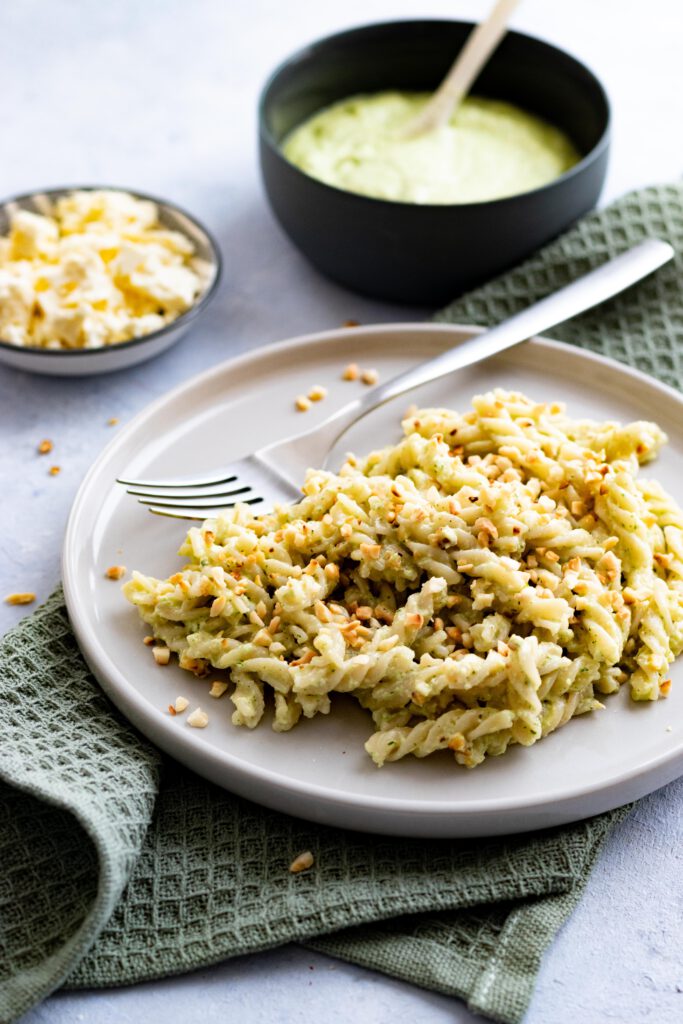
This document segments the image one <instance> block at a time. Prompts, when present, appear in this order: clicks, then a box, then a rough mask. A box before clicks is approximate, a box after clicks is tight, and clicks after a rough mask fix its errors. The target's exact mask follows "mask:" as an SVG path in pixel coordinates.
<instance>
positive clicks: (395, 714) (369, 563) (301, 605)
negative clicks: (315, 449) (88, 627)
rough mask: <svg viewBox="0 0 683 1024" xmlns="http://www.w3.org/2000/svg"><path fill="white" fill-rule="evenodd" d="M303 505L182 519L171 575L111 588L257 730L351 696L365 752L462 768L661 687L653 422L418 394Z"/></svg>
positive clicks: (679, 561)
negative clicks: (451, 401) (619, 698)
mask: <svg viewBox="0 0 683 1024" xmlns="http://www.w3.org/2000/svg"><path fill="white" fill-rule="evenodd" d="M403 430H404V437H403V438H402V439H401V440H400V441H399V442H398V443H397V444H396V445H392V446H389V447H386V448H383V449H380V450H378V451H375V452H372V453H371V454H370V455H368V456H367V457H365V458H362V459H356V458H354V457H349V458H348V460H347V462H346V463H345V465H344V466H343V467H342V469H341V470H340V471H339V473H338V474H335V473H330V472H326V471H322V470H310V471H309V472H308V474H307V477H306V481H305V484H304V487H303V498H302V500H301V501H300V502H299V503H298V504H296V505H291V506H282V507H280V508H278V509H276V510H275V511H274V512H273V513H270V514H267V515H262V516H257V515H254V513H253V512H252V511H251V509H250V508H249V507H247V506H244V505H243V506H238V507H237V508H235V509H232V510H229V511H226V512H225V514H223V515H221V516H219V517H218V518H216V519H212V520H208V521H207V522H206V523H204V524H203V526H201V527H197V528H193V529H191V530H190V531H189V533H188V535H187V538H186V540H185V542H184V544H183V546H182V547H181V549H180V554H181V555H182V556H184V557H185V558H186V559H187V564H186V565H185V567H184V568H183V569H181V570H180V571H179V572H177V573H176V574H175V575H173V576H171V577H170V579H166V580H159V579H154V578H152V577H149V576H145V575H143V574H141V573H139V572H136V573H134V575H133V578H132V579H131V580H130V581H129V582H128V583H127V584H126V585H125V587H124V593H125V595H126V597H127V598H128V600H129V601H131V602H132V603H133V604H134V605H135V606H136V607H137V609H138V611H139V613H140V615H141V616H142V618H143V619H144V621H145V622H146V623H147V624H148V625H149V627H150V628H151V630H152V632H153V634H154V637H155V638H156V640H157V643H160V644H163V645H165V646H167V647H168V648H169V649H170V650H171V651H172V652H175V653H176V654H177V656H178V659H179V663H180V666H181V667H182V668H184V669H188V670H189V671H191V672H193V673H195V674H196V675H199V676H204V675H208V674H210V673H214V672H215V671H220V672H223V673H225V674H226V676H225V678H226V679H228V678H229V681H230V683H231V685H232V691H231V699H232V702H233V705H234V712H233V715H232V720H233V722H234V723H235V724H236V725H242V726H247V727H249V728H253V727H254V726H256V725H258V723H259V722H260V720H261V718H262V716H263V714H264V710H265V707H266V699H267V698H268V697H269V695H272V703H273V705H274V712H273V727H274V728H275V729H276V730H288V729H291V728H292V727H293V726H294V725H295V724H296V723H297V722H298V721H299V719H300V718H301V716H304V717H306V718H311V717H313V716H314V715H318V714H327V713H328V712H329V711H330V709H331V694H333V693H346V694H351V695H352V696H353V697H354V698H355V699H356V700H357V701H358V702H359V703H360V705H361V706H362V707H363V708H365V709H367V711H368V712H369V713H370V714H371V716H372V720H373V722H374V732H373V733H372V735H371V736H370V738H369V739H368V741H367V743H366V749H367V751H368V753H369V754H370V756H371V757H372V759H373V760H374V762H375V763H376V764H377V765H382V764H384V763H385V762H386V761H395V760H397V759H399V758H402V757H405V756H406V755H407V754H413V755H415V756H417V757H425V756H426V755H428V754H431V753H433V752H435V751H437V750H441V749H449V750H450V751H452V752H453V753H454V755H455V759H456V761H457V762H458V763H459V764H462V765H466V766H467V767H474V766H475V765H477V764H479V763H481V761H483V760H484V758H485V757H486V756H487V755H499V754H503V753H504V752H505V751H506V750H507V748H508V747H509V746H510V745H511V744H522V745H524V746H529V745H530V744H532V743H535V742H536V741H537V740H539V739H541V738H542V737H543V736H546V735H547V734H548V733H550V732H552V731H553V730H555V729H557V728H559V727H560V726H562V725H565V724H566V723H567V722H568V721H569V719H570V718H573V717H574V716H576V715H580V714H583V713H584V712H587V711H593V710H596V709H599V708H601V707H603V705H602V703H601V698H602V697H603V696H604V695H607V694H610V693H613V692H615V691H616V690H618V689H619V688H620V687H621V686H622V684H628V686H629V687H630V692H631V696H632V697H633V698H634V699H635V700H656V699H658V698H659V697H662V696H666V695H667V693H668V690H669V687H670V685H671V682H670V679H669V677H668V670H669V666H670V664H671V662H672V661H673V660H674V658H675V657H676V656H677V655H678V654H679V653H680V652H681V650H683V512H682V511H681V509H680V508H678V506H677V505H676V504H675V502H674V501H673V499H672V498H670V497H669V496H668V495H667V494H666V493H665V491H664V490H663V489H662V488H661V487H660V486H659V484H657V483H655V482H654V481H651V480H644V479H641V478H639V476H638V475H637V473H638V468H639V465H640V464H641V463H646V462H649V461H650V460H651V459H652V458H653V457H654V456H655V455H656V454H657V451H658V450H659V448H660V447H661V445H662V444H663V443H664V442H665V441H666V437H665V436H664V434H663V433H662V431H661V430H660V429H659V427H657V426H656V424H654V423H647V422H637V423H630V424H626V425H621V424H618V423H611V422H610V423H605V422H593V421H588V420H572V419H570V418H569V417H568V416H567V415H566V412H565V410H564V407H563V406H561V405H559V404H545V403H536V402H534V401H532V400H530V399H529V398H526V397H525V396H524V395H521V394H518V393H509V392H505V391H501V390H497V391H493V392H490V393H488V394H485V395H479V396H477V397H475V398H474V399H473V402H472V410H471V411H468V412H466V413H464V414H461V413H457V412H452V411H450V410H447V409H424V410H421V411H419V412H417V413H415V414H414V415H411V416H409V417H408V418H407V419H405V420H404V422H403Z"/></svg>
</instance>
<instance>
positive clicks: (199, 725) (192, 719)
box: [187, 708, 209, 729]
mask: <svg viewBox="0 0 683 1024" xmlns="http://www.w3.org/2000/svg"><path fill="white" fill-rule="evenodd" d="M187 724H188V725H191V726H192V728H193V729H205V728H206V726H207V725H208V724H209V716H208V715H207V713H206V711H202V709H201V708H195V709H194V711H193V712H192V714H191V715H190V716H189V717H188V719H187Z"/></svg>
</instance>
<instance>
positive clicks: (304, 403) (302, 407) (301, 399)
mask: <svg viewBox="0 0 683 1024" xmlns="http://www.w3.org/2000/svg"><path fill="white" fill-rule="evenodd" d="M294 405H295V406H296V407H297V409H298V410H299V412H306V411H307V410H308V409H310V408H311V403H310V402H309V400H308V399H307V398H306V396H305V395H299V396H298V397H297V399H296V401H295V402H294Z"/></svg>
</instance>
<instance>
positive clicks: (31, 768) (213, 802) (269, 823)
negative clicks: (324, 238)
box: [0, 186, 683, 1022]
mask: <svg viewBox="0 0 683 1024" xmlns="http://www.w3.org/2000/svg"><path fill="white" fill-rule="evenodd" d="M682 210H683V189H682V188H681V187H679V186H664V187H660V188H652V189H648V190H646V191H643V192H639V193H634V194H632V195H629V196H627V197H625V198H624V199H622V200H620V201H619V202H617V203H615V204H614V205H613V206H611V207H610V208H609V209H607V210H604V211H601V212H599V213H594V214H592V215H590V216H588V217H586V218H585V219H584V220H583V221H582V222H580V223H579V224H578V225H576V226H575V227H574V228H573V229H572V230H571V231H569V232H568V233H567V234H565V235H564V236H563V237H561V238H560V239H559V240H557V241H556V242H555V243H553V244H552V245H550V246H548V247H547V248H546V249H545V250H544V251H543V252H541V253H539V254H537V255H536V256H534V257H532V258H531V259H530V260H528V261H527V262H526V263H525V264H524V265H523V266H521V267H519V268H517V269H515V270H513V271H511V272H509V273H507V274H505V275H504V276H502V277H500V278H499V279H497V280H496V281H493V282H491V283H489V284H487V285H485V286H484V287H482V288H479V289H478V290H477V291H475V292H473V293H471V294H469V295H467V296H465V297H464V298H462V299H459V300H458V301H457V302H456V303H454V304H453V305H452V306H450V307H449V308H448V309H447V310H445V311H443V312H442V313H440V314H439V317H438V319H440V320H445V321H459V322H472V323H479V324H486V323H491V322H495V321H497V320H499V319H501V318H503V317H505V316H507V315H509V314H510V313H512V312H514V311H515V310H516V309H517V308H519V307H520V306H522V305H524V304H526V303H528V302H529V301H530V300H533V299H536V298H538V297H540V296H542V295H543V294H545V293H547V292H549V291H551V290H553V289H555V288H557V287H559V286H560V285H562V284H565V283H566V282H567V281H569V280H570V279H572V278H573V277H576V276H578V275H579V274H581V273H584V272H585V271H587V270H588V269H590V268H591V267H592V266H595V265H597V264H599V263H601V262H603V261H604V260H605V259H607V258H608V257H610V256H613V255H615V254H617V253H618V252H620V251H622V250H624V249H625V248H627V247H629V246H630V245H632V244H633V243H635V242H637V241H639V240H640V239H642V238H644V237H645V236H648V235H658V236H660V237H663V238H668V239H669V240H670V241H671V242H672V243H673V244H674V246H675V248H676V249H677V250H678V251H679V252H680V253H683V213H682ZM680 262H681V261H680V258H679V261H678V263H679V265H678V268H676V267H674V266H673V265H671V264H670V265H669V266H667V267H666V268H664V269H662V270H661V271H659V272H658V273H657V274H656V275H654V276H653V277H651V278H649V279H648V280H646V281H645V282H643V283H642V284H641V285H639V286H638V287H637V288H634V289H632V290H631V291H630V292H628V293H627V294H626V295H624V296H622V297H620V298H618V299H616V300H614V301H613V302H611V303H609V304H607V305H605V306H603V307H602V308H600V309H598V310H595V311H593V312H591V313H589V314H586V315H584V316H582V317H581V318H579V319H577V320H574V321H572V322H571V323H569V324H566V325H564V326H563V327H560V328H557V329H555V330H554V331H553V332H552V333H553V335H554V336H555V337H558V338H561V339H563V340H564V341H566V342H569V343H570V344H574V345H581V346H584V347H586V348H590V349H593V350H595V351H598V352H601V353H604V354H607V355H611V356H614V357H616V358H617V359H620V360H623V361H625V362H628V363H629V364H631V365H633V366H637V367H639V368H641V369H644V370H646V371H647V372H649V373H652V374H653V375H654V376H656V377H658V378H660V379H661V380H663V381H665V382H666V383H668V384H672V385H674V386H678V387H683V295H682V292H681V289H680V284H679V282H680V280H681V278H680V273H681V265H680ZM1 647H2V649H1V651H0V721H1V722H2V741H1V742H0V1021H2V1022H6V1021H11V1020H13V1019H15V1018H16V1017H18V1016H19V1015H21V1014H22V1013H23V1012H24V1011H25V1010H26V1009H27V1008H28V1007H30V1006H31V1005H32V1004H34V1003H35V1002H37V1001H38V1000H40V999H42V998H43V997H44V996H45V995H47V994H48V993H49V992H51V991H53V990H54V989H55V988H57V987H58V986H60V985H67V986H69V987H85V986H104V985H120V984H126V983H130V982H134V981H139V980H142V979H148V978H155V977H161V976H163V975H169V974H174V973H178V972H181V971H186V970H189V969H191V968H195V967H199V966H202V965H206V964H209V963H212V962H215V961H218V960H221V959H224V958H226V957H231V956H236V955H238V954H240V953H247V952H253V951H255V950H259V949H265V948H267V947H271V946H276V945H278V944H280V943H284V942H288V941H291V940H298V941H302V942H306V943H308V944H310V945H312V946H315V948H316V949H319V950H322V951H324V952H326V953H330V954H332V955H334V956H338V957H342V958H345V959H348V960H352V961H354V962H356V963H360V964H364V965H367V966H369V967H373V968H376V969H378V970H381V971H385V972H386V973H388V974H392V975H394V976H397V977H400V978H404V979H407V980H409V981H412V982H414V983H416V984H418V985H422V986H425V987H427V988H431V989H434V990H437V991H439V992H443V993H447V994H452V995H457V996H460V997H462V998H463V999H465V1000H467V1002H468V1004H469V1005H470V1007H472V1008H473V1009H475V1010H477V1011H479V1012H481V1013H484V1014H487V1015H488V1016H490V1017H493V1018H495V1019H497V1020H501V1021H518V1020H520V1018H521V1017H522V1016H523V1014H524V1011H525V1008H526V1006H527V1004H528V1001H529V998H530V995H531V992H532V989H533V984H534V979H535V976H536V972H537V970H538V966H539V962H540V959H541V956H542V954H543V951H544V949H545V948H546V946H547V945H548V944H549V943H550V942H551V940H552V938H553V936H554V935H555V933H556V932H557V930H558V928H559V927H560V926H561V924H562V922H563V921H564V920H565V919H566V917H567V915H568V914H569V913H570V912H571V910H572V909H573V907H574V906H575V905H576V903H577V901H578V900H579V898H580V895H581V892H582V890H583V887H584V885H585V882H586V880H587V877H588V874H589V872H590V869H591V866H592V864H593V863H594V861H595V858H596V856H597V855H598V853H599V851H600V848H601V846H602V844H603V843H604V841H605V838H606V837H607V835H608V834H609V831H610V829H611V828H612V827H613V825H614V824H615V822H616V821H617V820H619V818H620V817H621V816H622V815H623V813H624V812H623V811H616V812H612V813H610V814H606V815H602V816H600V817H598V818H594V819H591V820H589V821H586V822H581V823H579V824H576V825H572V826H570V827H565V828H559V829H552V830H548V831H546V832H541V833H536V834H534V835H523V836H519V837H510V838H503V839H494V840H478V841H475V840H467V841H444V840H441V841H429V842H428V841H417V840H416V841H406V840H394V839H390V838H384V837H371V836H363V835H360V834H357V833H348V832H342V831H338V830H335V829H331V828H323V827H320V826H315V825H310V824H308V823H306V822H304V821H298V820H295V819H293V818H288V817H285V816H283V815H280V814H277V813H274V812H272V811H267V810H264V809H262V808H260V807H257V806H255V805H253V804H250V803H248V802H247V801H245V800H241V799H237V798H236V797H233V796H231V795H230V794H228V793H225V792H223V791H222V790H219V789H217V788H216V787H215V786H212V785H209V784H208V783H207V782H204V781H203V780H202V779H200V778H198V777H197V776H195V775H193V774H192V773H191V772H189V771H187V770H186V769H184V768H181V767H179V766H178V765H176V764H174V763H173V762H172V761H170V760H167V759H165V758H163V757H161V756H160V755H159V753H158V752H157V751H155V750H154V749H153V748H152V747H151V746H150V745H149V744H148V743H147V742H146V741H145V740H144V739H142V738H141V737H140V736H138V735H137V734H136V733H135V732H134V731H133V730H132V729H131V728H130V727H129V726H128V724H127V723H126V722H125V721H124V720H123V719H122V718H121V716H120V715H119V714H118V713H117V712H116V711H115V710H114V709H113V708H112V707H111V705H110V704H109V703H108V701H107V700H106V698H105V697H104V696H103V694H102V692H101V691H100V689H99V687H98V686H97V684H96V683H95V681H94V680H93V678H92V676H91V675H90V674H89V672H88V669H87V668H86V666H85V664H84V662H83V660H82V658H81V656H80V654H79V651H78V648H77V646H76V644H75V641H74V638H73V635H72V633H71V631H70V628H69V623H68V620H67V616H66V612H65V609H64V605H63V601H62V598H61V595H60V594H59V593H55V594H54V595H53V596H52V597H51V598H50V600H49V601H48V602H47V604H46V605H45V606H43V607H42V608H40V609H39V610H38V611H36V612H35V613H34V614H33V615H31V616H30V617H29V618H27V619H25V620H24V621H23V622H22V623H20V625H19V626H18V627H16V628H15V629H14V630H12V632H11V633H9V634H8V635H7V636H6V637H5V638H4V640H3V641H2V642H1ZM569 728H571V725H570V726H569ZM385 770H387V769H385ZM389 770H390V769H389ZM307 849H310V850H311V851H312V852H313V854H314V856H315V866H314V868H313V869H312V870H311V871H309V872H306V873H303V874H299V875H291V874H290V873H289V871H288V865H289V863H290V862H291V860H292V859H293V858H294V856H296V855H297V854H298V853H300V852H301V851H302V850H307Z"/></svg>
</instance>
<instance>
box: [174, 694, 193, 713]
mask: <svg viewBox="0 0 683 1024" xmlns="http://www.w3.org/2000/svg"><path fill="white" fill-rule="evenodd" d="M189 705H190V702H189V700H188V699H187V697H176V699H175V704H174V705H173V710H174V711H175V713H176V714H177V715H182V713H183V711H184V710H185V708H187V707H189Z"/></svg>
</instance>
